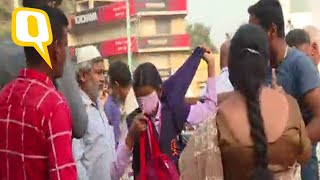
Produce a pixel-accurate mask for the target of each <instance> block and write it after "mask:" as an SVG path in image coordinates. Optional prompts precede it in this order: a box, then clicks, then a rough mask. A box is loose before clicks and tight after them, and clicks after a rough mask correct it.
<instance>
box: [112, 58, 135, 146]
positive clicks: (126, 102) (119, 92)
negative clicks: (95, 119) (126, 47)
mask: <svg viewBox="0 0 320 180" xmlns="http://www.w3.org/2000/svg"><path fill="white" fill-rule="evenodd" d="M108 76H109V86H110V91H111V97H110V101H113V102H114V103H116V104H114V103H109V104H107V106H109V107H108V108H106V109H112V111H114V116H113V115H112V119H111V120H110V122H112V124H114V129H115V133H116V139H117V141H118V142H119V141H121V140H122V139H124V138H125V135H126V134H127V131H128V128H129V125H128V124H127V117H128V116H129V115H130V114H131V113H132V112H134V110H136V109H137V108H138V107H139V105H138V102H137V99H136V96H135V94H134V91H133V89H132V77H131V72H130V69H129V66H128V65H127V64H126V63H124V62H122V61H116V62H113V63H111V64H110V66H109V71H108ZM116 106H117V107H118V108H119V110H120V116H121V117H120V122H119V120H118V118H119V116H118V112H117V110H115V109H114V108H116ZM107 114H111V113H107ZM119 132H120V133H119Z"/></svg>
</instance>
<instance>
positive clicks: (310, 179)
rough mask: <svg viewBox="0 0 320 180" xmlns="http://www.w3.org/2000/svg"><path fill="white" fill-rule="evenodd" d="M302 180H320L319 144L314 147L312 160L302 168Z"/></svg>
mask: <svg viewBox="0 0 320 180" xmlns="http://www.w3.org/2000/svg"><path fill="white" fill-rule="evenodd" d="M301 179H302V180H319V170H318V157H317V144H313V145H312V156H311V159H310V160H309V161H308V162H307V163H306V164H305V165H304V166H302V167H301Z"/></svg>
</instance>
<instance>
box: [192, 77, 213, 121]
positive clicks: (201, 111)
mask: <svg viewBox="0 0 320 180" xmlns="http://www.w3.org/2000/svg"><path fill="white" fill-rule="evenodd" d="M216 111H217V93H216V84H215V79H214V78H208V80H207V89H206V93H205V95H204V102H203V103H200V102H198V103H197V104H195V105H192V106H191V109H190V112H189V115H188V118H187V121H188V122H189V123H190V124H192V125H197V124H200V123H202V122H203V121H205V120H206V119H208V117H209V116H210V115H212V114H213V113H215V112H216Z"/></svg>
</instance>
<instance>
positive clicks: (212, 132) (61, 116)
mask: <svg viewBox="0 0 320 180" xmlns="http://www.w3.org/2000/svg"><path fill="white" fill-rule="evenodd" d="M60 4H61V1H55V0H47V1H42V0H24V1H23V5H24V6H25V7H32V8H38V9H41V10H43V11H45V12H46V13H47V14H48V17H49V19H50V23H51V26H52V33H53V43H52V44H51V45H49V46H48V51H49V54H50V58H51V63H52V67H53V68H52V69H51V68H50V67H49V66H48V65H47V64H46V63H45V61H43V59H42V57H41V55H39V54H38V53H37V51H36V50H35V49H34V48H32V47H24V48H19V47H15V46H13V45H11V46H10V47H9V46H0V52H1V53H0V54H1V56H2V59H0V63H1V67H0V83H1V84H0V162H1V163H0V179H3V180H10V179H11V180H12V179H13V180H20V179H33V180H45V179H52V180H64V179H65V180H73V179H80V180H119V179H121V178H127V179H128V178H132V179H137V180H157V179H159V180H167V179H171V180H177V179H183V180H206V179H212V180H223V179H226V180H273V179H275V180H300V179H301V180H317V179H319V172H318V158H317V153H316V148H317V142H318V141H319V140H320V78H319V72H318V68H317V66H318V64H319V61H320V31H319V30H318V29H317V28H315V27H313V26H311V25H310V26H307V27H305V28H304V29H294V30H292V31H290V32H289V33H288V34H287V35H286V34H285V25H284V17H283V12H282V7H281V5H280V3H279V1H278V0H259V1H258V2H257V3H255V4H254V5H252V6H250V7H249V8H248V14H249V15H250V18H249V20H248V24H244V25H242V26H240V27H239V29H238V30H237V31H236V33H235V34H234V36H233V37H232V39H231V40H230V41H226V42H225V43H223V45H222V46H221V49H220V54H221V55H220V65H221V73H220V74H219V75H218V76H215V74H216V73H215V61H216V59H215V58H214V56H213V53H212V51H211V50H210V49H209V48H207V47H205V46H198V47H196V48H195V49H194V50H193V52H192V53H191V55H190V56H189V57H188V58H187V59H186V61H185V62H184V64H183V65H182V66H181V67H180V68H179V69H178V70H177V71H176V72H175V74H173V75H172V76H171V77H169V79H168V80H166V81H163V80H162V78H161V76H160V73H159V71H158V70H157V68H156V66H155V65H154V64H152V63H143V64H140V65H139V66H138V67H137V68H136V69H135V71H134V73H131V72H130V70H129V67H128V65H127V64H126V63H124V62H122V61H117V62H113V63H111V64H110V66H109V69H108V71H106V69H105V66H104V60H103V57H102V56H101V54H100V52H99V51H98V49H97V48H96V47H95V46H92V45H88V46H84V47H80V48H77V49H76V52H75V63H74V62H72V61H71V60H70V58H69V57H68V49H67V46H68V39H67V33H68V32H67V27H68V20H67V17H66V16H65V14H64V13H63V12H62V11H61V10H60V9H59V5H60ZM8 49H11V50H14V52H15V53H14V54H10V53H8ZM22 49H23V50H24V52H23V51H22ZM23 54H24V55H23ZM24 57H25V58H24ZM202 60H203V61H205V62H206V63H207V68H208V69H207V70H208V78H207V80H206V86H205V88H204V90H203V92H202V93H201V97H200V98H199V100H198V102H196V103H194V104H189V103H187V102H186V101H185V95H186V93H187V90H188V88H189V86H190V84H191V81H192V79H193V77H194V76H195V73H196V71H197V69H198V66H199V64H200V62H201V61H202ZM2 64H3V65H2ZM186 124H190V125H192V126H195V127H196V129H195V132H194V134H193V135H192V136H191V137H190V139H189V140H188V141H187V142H185V141H183V137H182V136H181V132H182V131H183V129H184V128H185V125H186Z"/></svg>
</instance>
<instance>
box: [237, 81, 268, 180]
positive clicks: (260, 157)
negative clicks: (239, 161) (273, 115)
mask: <svg viewBox="0 0 320 180" xmlns="http://www.w3.org/2000/svg"><path fill="white" fill-rule="evenodd" d="M241 93H243V95H245V97H246V106H247V112H248V114H247V115H248V119H249V123H250V135H251V138H252V141H253V143H254V145H253V147H254V151H255V154H256V155H255V161H256V163H255V164H256V169H255V170H254V173H253V174H252V180H264V179H265V180H270V179H272V174H271V172H270V171H269V170H268V157H267V153H268V147H267V144H268V142H267V138H266V134H265V130H264V124H263V120H262V115H261V109H260V99H259V95H260V88H259V86H258V87H255V88H252V90H248V89H247V90H246V91H244V92H241Z"/></svg>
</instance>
